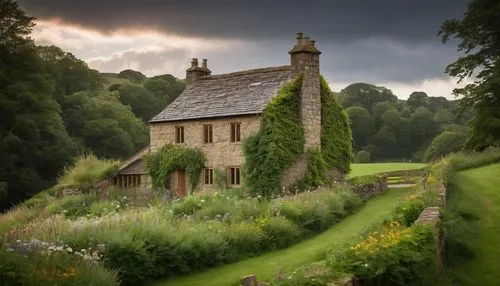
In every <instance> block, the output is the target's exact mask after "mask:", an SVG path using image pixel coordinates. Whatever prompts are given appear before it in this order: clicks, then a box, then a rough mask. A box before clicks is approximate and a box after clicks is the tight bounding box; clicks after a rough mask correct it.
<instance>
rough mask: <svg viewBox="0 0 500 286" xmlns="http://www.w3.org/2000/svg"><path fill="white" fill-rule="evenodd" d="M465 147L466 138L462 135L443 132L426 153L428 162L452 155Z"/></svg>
mask: <svg viewBox="0 0 500 286" xmlns="http://www.w3.org/2000/svg"><path fill="white" fill-rule="evenodd" d="M464 145H465V136H464V135H463V134H461V133H456V132H452V131H443V132H442V133H441V134H439V135H438V136H436V137H434V139H433V140H432V143H431V145H430V146H429V148H428V149H427V151H426V152H425V157H424V158H425V160H426V161H434V160H436V159H439V158H442V157H444V156H446V155H448V154H450V153H453V152H458V151H460V150H462V149H463V147H464Z"/></svg>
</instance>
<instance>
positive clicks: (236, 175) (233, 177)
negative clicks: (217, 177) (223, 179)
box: [229, 167, 240, 185]
mask: <svg viewBox="0 0 500 286" xmlns="http://www.w3.org/2000/svg"><path fill="white" fill-rule="evenodd" d="M229 176H230V177H229V179H230V180H229V181H230V182H231V185H239V184H240V168H239V167H232V168H230V169H229Z"/></svg>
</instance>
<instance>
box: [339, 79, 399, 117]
mask: <svg viewBox="0 0 500 286" xmlns="http://www.w3.org/2000/svg"><path fill="white" fill-rule="evenodd" d="M340 93H341V94H343V95H344V102H343V103H342V104H343V105H344V106H345V107H350V106H361V107H364V108H366V109H367V110H372V107H373V105H374V104H375V103H376V102H380V101H389V102H396V101H397V99H398V98H397V97H396V96H395V95H394V94H393V93H392V91H391V90H389V89H387V88H385V87H381V86H374V85H372V84H368V83H354V84H351V85H349V86H347V87H346V88H344V89H342V90H341V91H340Z"/></svg>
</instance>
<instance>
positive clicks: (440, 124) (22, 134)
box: [0, 0, 500, 209]
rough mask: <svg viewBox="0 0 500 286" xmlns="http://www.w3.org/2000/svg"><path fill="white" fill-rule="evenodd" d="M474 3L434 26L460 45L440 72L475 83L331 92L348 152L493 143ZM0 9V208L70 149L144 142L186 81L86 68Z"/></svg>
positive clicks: (489, 81) (413, 151)
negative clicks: (444, 89) (349, 137)
mask: <svg viewBox="0 0 500 286" xmlns="http://www.w3.org/2000/svg"><path fill="white" fill-rule="evenodd" d="M483 2H484V3H486V4H488V3H487V2H488V1H486V0H482V1H475V2H474V3H479V4H477V5H476V6H477V7H476V6H474V5H472V6H471V8H470V9H469V12H468V13H469V14H470V15H468V14H466V16H465V18H464V19H463V20H462V21H458V20H453V21H446V22H445V23H444V24H443V26H442V30H441V36H442V37H443V41H446V40H447V39H448V38H449V37H453V36H458V37H459V38H460V39H462V42H461V44H460V46H459V49H461V50H463V51H464V53H465V54H466V55H465V56H464V57H462V58H460V59H459V60H457V61H456V62H455V63H452V64H451V65H450V66H449V67H448V68H447V70H446V72H448V73H449V74H450V75H452V76H458V77H462V78H465V77H467V76H470V75H471V74H472V73H473V71H474V70H475V69H476V68H478V69H480V70H481V72H479V73H478V74H477V76H476V78H477V79H478V80H477V81H476V82H475V83H474V84H471V85H468V86H467V87H466V88H464V89H457V90H456V91H455V94H456V95H459V96H461V97H463V99H462V100H460V103H459V102H458V101H450V100H447V99H446V98H445V97H429V96H427V95H426V94H425V93H423V92H419V91H416V92H414V93H412V94H411V95H409V98H408V100H400V99H398V97H397V96H396V95H394V94H393V93H392V92H391V90H390V89H388V88H385V87H378V86H374V85H371V84H367V83H356V84H352V85H349V86H348V87H346V88H345V89H343V90H342V91H341V92H340V93H339V94H338V100H339V102H340V103H341V104H342V105H343V106H344V108H345V110H346V112H347V114H348V116H349V118H350V121H351V128H352V134H353V154H354V158H353V160H354V161H356V162H373V161H410V160H411V161H414V162H415V161H426V160H433V159H436V158H439V157H440V156H442V155H443V154H446V153H449V152H452V151H458V150H460V149H462V148H463V147H464V145H465V146H466V147H467V148H468V149H478V150H481V149H484V148H486V147H488V146H491V145H498V143H499V139H498V138H499V137H498V134H499V133H500V129H499V127H498V126H500V124H498V122H499V121H500V112H499V110H500V108H499V102H500V101H499V100H498V98H499V96H498V95H499V94H500V93H499V89H498V86H499V84H498V82H499V81H498V79H499V78H500V77H499V74H500V72H499V70H500V69H499V67H500V65H498V62H499V55H500V51H499V48H498V47H500V45H499V44H498V43H499V38H500V36H499V35H500V32H499V31H498V27H499V25H497V24H495V23H497V22H495V21H498V20H497V18H496V16H495V15H494V14H492V15H489V16H488V15H486V16H485V17H483V18H481V19H477V18H475V17H474V15H475V13H478V12H481V11H483V10H484V11H486V12H485V13H487V11H488V9H483V8H484V7H483V8H482V6H481V5H483V4H484V3H483ZM481 3H482V4H481ZM486 4H484V5H486ZM0 8H1V9H0V11H1V13H0V114H1V120H0V158H1V159H0V160H1V162H2V164H1V165H0V209H2V208H5V207H8V206H10V205H12V204H13V203H16V202H18V201H20V200H23V199H25V198H27V197H29V196H31V195H33V194H35V193H37V192H39V191H40V190H42V189H44V188H46V187H47V186H49V185H50V184H52V183H53V181H54V179H55V178H56V177H57V175H58V174H59V173H60V172H61V170H62V169H63V168H64V166H66V165H67V164H68V163H70V162H71V160H72V158H74V157H75V155H77V154H81V153H87V152H92V153H94V154H95V155H97V156H99V157H106V158H115V159H123V158H126V157H127V156H129V155H131V154H133V153H134V152H135V151H137V150H138V149H140V148H142V147H144V146H146V145H147V144H148V142H149V132H148V125H147V121H148V120H149V119H150V118H151V117H152V116H153V115H154V114H156V113H157V112H159V111H160V110H162V109H163V108H164V107H165V106H166V105H167V104H169V103H170V102H172V101H173V100H174V99H175V98H176V97H177V96H178V95H179V94H180V93H181V92H182V90H183V89H184V88H185V83H184V82H183V81H182V80H179V79H177V78H175V77H173V76H172V75H168V74H167V75H160V76H155V77H151V78H148V77H146V76H145V75H144V74H142V73H140V72H138V71H132V70H125V71H122V72H120V73H118V74H102V73H99V72H98V71H95V70H92V69H90V68H89V67H88V66H87V64H86V63H85V62H84V61H82V60H80V59H78V58H76V57H75V56H74V55H72V54H71V53H68V52H65V51H63V50H61V49H60V48H58V47H55V46H37V45H36V44H35V42H34V41H33V40H32V39H31V38H30V33H31V29H32V27H33V26H34V18H31V17H29V16H27V15H26V14H25V13H24V11H22V10H21V9H20V8H19V6H18V4H17V3H16V2H15V1H13V0H0ZM481 9H483V10H481ZM476 10H477V11H476ZM481 21H483V22H484V23H483V22H481ZM478 22H481V23H478ZM475 27H481V28H480V29H479V30H477V31H475V32H474V33H471V31H472V30H471V29H475ZM472 35H474V36H472ZM398 96H400V97H405V96H406V95H403V94H400V95H398ZM443 96H444V95H443ZM466 123H469V124H467V125H466ZM466 126H467V127H466ZM495 134H496V135H495Z"/></svg>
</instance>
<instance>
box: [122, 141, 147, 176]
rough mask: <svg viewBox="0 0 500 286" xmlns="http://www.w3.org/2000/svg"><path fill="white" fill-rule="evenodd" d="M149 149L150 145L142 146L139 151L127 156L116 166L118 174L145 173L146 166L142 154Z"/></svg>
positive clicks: (145, 153)
mask: <svg viewBox="0 0 500 286" xmlns="http://www.w3.org/2000/svg"><path fill="white" fill-rule="evenodd" d="M149 151H150V146H146V147H144V148H143V149H142V150H140V151H139V152H137V153H135V154H134V155H133V156H132V157H130V158H128V159H127V160H126V161H125V162H123V163H122V164H121V166H120V167H119V168H118V174H119V175H128V174H146V173H147V172H146V167H145V165H144V156H146V155H147V154H148V153H149Z"/></svg>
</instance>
